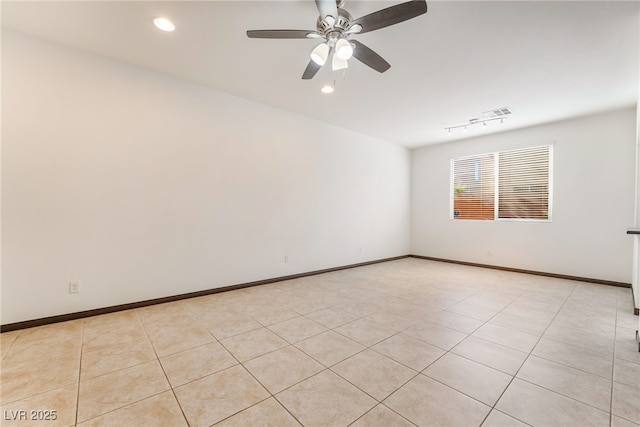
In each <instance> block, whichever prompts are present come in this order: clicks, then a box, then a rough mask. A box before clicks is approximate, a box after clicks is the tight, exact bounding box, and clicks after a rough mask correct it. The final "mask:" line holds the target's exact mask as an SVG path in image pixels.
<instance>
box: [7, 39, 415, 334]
mask: <svg viewBox="0 0 640 427" xmlns="http://www.w3.org/2000/svg"><path fill="white" fill-rule="evenodd" d="M2 42H3V45H2V67H3V69H2V85H3V94H2V95H3V96H2V109H3V112H2V114H3V117H2V119H3V126H2V142H3V146H2V150H3V153H2V154H3V155H2V230H3V239H2V266H3V269H2V323H3V324H7V323H12V322H18V321H23V320H29V319H34V318H39V317H44V316H51V315H57V314H62V313H70V312H75V311H80V310H87V309H93V308H98V307H106V306H111V305H114V304H122V303H128V302H133V301H140V300H145V299H150V298H157V297H163V296H167V295H175V294H180V293H185V292H192V291H198V290H203V289H210V288H215V287H220V286H226V285H232V284H236V283H243V282H249V281H253V280H259V279H266V278H271V277H277V276H282V275H288V274H294V273H299V272H307V271H312V270H317V269H323V268H329V267H335V266H342V265H347V264H352V263H357V262H363V261H367V260H375V259H381V258H385V257H393V256H399V255H406V254H408V253H409V244H408V242H409V205H410V203H409V196H410V185H409V179H410V153H409V151H408V150H406V149H404V148H401V147H397V146H394V145H392V144H389V143H386V142H383V141H380V140H375V139H372V138H369V137H365V136H362V135H359V134H355V133H353V132H349V131H346V130H343V129H340V128H336V127H332V126H328V125H326V124H323V123H321V122H318V121H315V120H311V119H308V118H305V117H301V116H298V115H294V114H290V113H287V112H284V111H281V110H277V109H274V108H271V107H267V106H264V105H260V104H257V103H254V102H251V101H247V100H244V99H241V98H238V97H234V96H231V95H229V94H225V93H222V92H219V91H215V90H211V89H208V88H205V87H201V86H197V85H194V84H190V83H187V82H184V81H181V80H178V79H175V78H172V77H169V76H165V75H161V74H157V73H153V72H150V71H146V70H142V69H138V68H135V67H131V66H127V65H124V64H121V63H117V62H114V61H111V60H108V59H105V58H101V57H96V56H92V55H89V54H85V53H82V52H80V51H76V50H72V49H67V48H64V47H61V46H57V45H52V44H48V43H45V42H42V41H38V40H35V39H32V38H29V37H26V36H23V35H20V34H17V33H12V32H8V31H5V32H4V33H3V40H2ZM318 96H321V94H320V93H319V94H318ZM360 248H362V252H360ZM285 255H288V256H289V257H290V262H289V263H284V256H285ZM70 280H81V283H82V291H81V293H80V294H74V295H70V294H68V282H69V281H70Z"/></svg>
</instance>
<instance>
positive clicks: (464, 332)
mask: <svg viewBox="0 0 640 427" xmlns="http://www.w3.org/2000/svg"><path fill="white" fill-rule="evenodd" d="M448 313H451V312H448ZM453 314H457V313H453ZM458 316H462V317H465V318H467V319H471V320H475V321H477V322H482V324H481V325H480V326H477V327H476V328H474V329H473V330H472V331H471V332H467V331H462V330H460V329H455V328H452V327H451V326H447V325H443V324H441V323H437V322H433V321H431V320H427V321H428V322H432V323H435V324H436V325H440V326H444V327H445V328H449V329H453V330H454V331H457V332H461V333H463V334H467V335H471V334H473V333H474V332H475V331H477V330H478V329H480V328H481V327H483V326H484V325H486V324H487V322H486V321H484V320H478V319H474V318H472V317H467V316H464V315H462V314H458Z"/></svg>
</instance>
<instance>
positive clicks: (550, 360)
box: [519, 348, 613, 382]
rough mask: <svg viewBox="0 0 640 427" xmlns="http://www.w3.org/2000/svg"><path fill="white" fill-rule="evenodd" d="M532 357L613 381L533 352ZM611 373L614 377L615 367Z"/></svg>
mask: <svg viewBox="0 0 640 427" xmlns="http://www.w3.org/2000/svg"><path fill="white" fill-rule="evenodd" d="M534 350H535V348H534ZM531 356H534V357H538V358H540V359H544V360H546V361H549V362H553V363H556V364H558V365H562V366H564V367H566V368H571V369H574V370H576V371H580V372H581V373H584V374H589V375H593V376H595V377H598V378H600V379H603V380H607V381H609V382H612V380H611V379H610V378H607V377H605V376H602V375H600V374H594V373H593V372H589V371H585V370H584V369H582V368H577V367H575V366H571V365H567V364H566V363H563V362H558V361H557V360H553V359H550V358H549V357H545V356H542V355H540V354H535V353H533V352H532V353H531ZM611 373H612V375H613V365H612V366H611ZM519 378H520V377H519ZM520 379H522V378H520Z"/></svg>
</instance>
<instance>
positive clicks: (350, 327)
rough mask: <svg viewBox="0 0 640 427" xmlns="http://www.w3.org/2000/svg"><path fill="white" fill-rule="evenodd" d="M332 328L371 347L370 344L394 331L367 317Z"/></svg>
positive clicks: (392, 333) (387, 336)
mask: <svg viewBox="0 0 640 427" xmlns="http://www.w3.org/2000/svg"><path fill="white" fill-rule="evenodd" d="M334 330H335V331H336V332H338V333H339V334H341V335H344V336H346V337H348V338H351V339H352V340H354V341H356V342H358V343H360V344H362V345H364V346H365V347H371V346H372V345H374V344H377V343H379V342H380V341H382V340H384V339H385V338H389V337H390V336H391V335H394V334H395V333H396V332H395V331H393V330H392V329H389V328H385V327H384V326H381V325H379V324H377V323H375V322H372V321H371V320H367V319H360V320H356V321H354V322H351V323H347V324H344V325H342V326H339V327H337V328H335V329H334Z"/></svg>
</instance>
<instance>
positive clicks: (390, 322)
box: [366, 311, 420, 332]
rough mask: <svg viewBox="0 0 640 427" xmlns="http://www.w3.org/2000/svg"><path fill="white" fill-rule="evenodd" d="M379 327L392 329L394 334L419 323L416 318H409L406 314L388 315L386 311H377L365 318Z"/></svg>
mask: <svg viewBox="0 0 640 427" xmlns="http://www.w3.org/2000/svg"><path fill="white" fill-rule="evenodd" d="M366 319H368V320H371V321H372V322H375V323H377V324H379V325H382V326H384V327H386V328H389V329H393V330H394V331H396V332H400V331H404V330H405V329H407V328H409V327H411V326H413V325H415V324H416V323H418V322H419V321H420V319H419V317H418V316H415V315H414V316H411V315H409V314H407V313H405V314H404V315H400V314H395V313H389V312H388V311H379V312H377V313H372V314H370V315H368V316H367V317H366Z"/></svg>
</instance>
